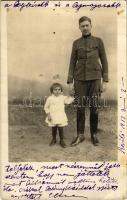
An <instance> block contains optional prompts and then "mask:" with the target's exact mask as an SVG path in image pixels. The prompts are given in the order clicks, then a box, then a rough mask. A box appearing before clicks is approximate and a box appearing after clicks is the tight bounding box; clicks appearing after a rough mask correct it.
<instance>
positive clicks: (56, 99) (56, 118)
mask: <svg viewBox="0 0 127 200" xmlns="http://www.w3.org/2000/svg"><path fill="white" fill-rule="evenodd" d="M50 92H51V96H49V97H48V98H47V100H46V103H45V106H44V110H45V112H46V114H47V117H46V122H47V124H48V126H50V127H52V140H51V143H50V146H52V145H54V144H55V143H56V135H57V130H58V131H59V137H60V145H61V147H63V148H65V147H66V144H65V142H64V138H63V127H64V126H67V124H68V120H67V116H66V113H65V104H70V103H72V102H73V100H74V98H73V97H71V96H64V95H63V87H62V85H61V84H60V83H53V84H52V86H51V87H50Z"/></svg>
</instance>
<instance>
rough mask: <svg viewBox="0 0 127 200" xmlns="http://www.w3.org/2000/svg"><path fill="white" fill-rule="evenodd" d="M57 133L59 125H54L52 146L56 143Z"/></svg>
mask: <svg viewBox="0 0 127 200" xmlns="http://www.w3.org/2000/svg"><path fill="white" fill-rule="evenodd" d="M56 135H57V126H53V127H52V140H51V142H50V146H53V145H54V144H55V143H56Z"/></svg>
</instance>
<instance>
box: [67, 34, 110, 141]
mask: <svg viewBox="0 0 127 200" xmlns="http://www.w3.org/2000/svg"><path fill="white" fill-rule="evenodd" d="M101 78H103V81H104V82H108V63H107V58H106V53H105V49H104V45H103V41H102V40H101V39H100V38H98V37H94V36H92V35H91V34H89V35H87V36H82V37H81V38H79V39H77V40H76V41H74V43H73V47H72V53H71V59H70V66H69V73H68V79H67V83H73V80H74V89H75V96H76V98H77V99H78V101H79V102H78V106H77V135H82V134H84V128H85V106H84V99H85V98H86V97H89V99H90V132H91V139H92V138H93V137H94V135H96V133H97V125H98V109H97V106H95V104H93V97H95V101H96V105H97V101H98V98H97V97H98V94H99V93H100V88H101ZM85 100H86V99H85Z"/></svg>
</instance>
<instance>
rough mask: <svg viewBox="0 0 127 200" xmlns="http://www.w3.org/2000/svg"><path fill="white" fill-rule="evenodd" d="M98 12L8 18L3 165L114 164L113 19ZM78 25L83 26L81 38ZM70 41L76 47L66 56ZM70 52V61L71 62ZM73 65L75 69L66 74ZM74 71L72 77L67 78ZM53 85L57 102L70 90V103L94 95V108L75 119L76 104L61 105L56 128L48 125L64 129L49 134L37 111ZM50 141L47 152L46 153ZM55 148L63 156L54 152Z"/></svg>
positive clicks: (29, 12) (47, 11)
mask: <svg viewBox="0 0 127 200" xmlns="http://www.w3.org/2000/svg"><path fill="white" fill-rule="evenodd" d="M103 12H104V11H103V9H102V10H98V11H96V10H95V11H92V12H91V11H89V10H86V11H85V12H84V10H79V12H75V10H74V9H72V8H65V9H64V8H55V9H54V8H47V9H45V10H43V12H42V10H41V9H31V10H30V9H29V10H23V11H22V12H19V11H17V10H13V9H12V10H11V9H10V10H8V12H7V62H8V142H9V143H8V144H9V161H11V162H19V161H20V162H21V161H23V162H24V161H28V162H39V161H66V160H68V161H106V160H110V161H115V160H117V120H118V119H117V82H118V80H117V67H118V66H117V17H116V15H117V14H116V11H115V10H107V11H106V13H105V14H104V13H103ZM83 16H85V17H86V19H83V18H82V17H83ZM79 19H81V22H79ZM100 19H103V21H102V20H100ZM89 20H91V21H89ZM85 23H86V25H87V26H90V27H88V28H89V29H90V30H85V31H86V32H85V31H84V29H88V28H84V27H83V26H84V24H85ZM80 25H81V26H82V27H81V26H80ZM82 29H83V30H82ZM83 31H84V32H85V33H84V32H83ZM83 34H84V35H83ZM85 34H86V36H85ZM74 41H77V42H75V43H74V46H73V49H72V45H73V42H74ZM86 43H87V44H86ZM74 48H75V49H74ZM76 48H77V49H76ZM72 51H73V52H72ZM75 52H77V55H72V56H73V58H71V54H76V53H75ZM74 56H75V57H76V56H77V57H78V58H75V57H74ZM75 59H77V60H75ZM73 62H77V63H78V64H75V65H74V66H72V65H73ZM86 62H87V63H88V64H86ZM99 62H100V63H99ZM69 65H71V66H70V69H69ZM73 68H75V72H74V73H75V74H77V75H74V77H72V75H73V72H72V71H74V69H73ZM77 68H78V69H79V70H78V71H76V70H77ZM69 70H70V71H69ZM76 81H78V83H77V82H76ZM53 83H60V84H61V86H62V91H61V94H62V95H63V96H70V93H73V91H71V89H70V88H69V87H72V86H70V85H73V84H75V85H76V86H75V88H74V89H76V91H74V96H76V95H77V94H76V95H75V93H79V91H81V93H82V94H80V95H82V97H83V98H84V97H85V99H86V97H89V95H90V96H91V98H92V100H93V101H95V102H96V98H98V97H95V96H98V95H99V102H96V103H97V104H98V105H93V106H92V107H91V103H90V105H87V106H83V107H86V108H85V109H84V108H83V110H82V111H80V110H81V109H80V107H81V105H77V104H78V103H77V102H76V101H78V100H77V99H76V98H75V100H74V101H73V102H69V104H68V105H67V104H66V105H64V106H65V108H64V109H65V111H63V112H64V113H63V114H61V113H58V116H54V117H55V118H57V119H59V120H60V119H61V120H62V122H61V120H60V122H59V121H58V120H57V121H58V122H56V124H55V125H57V123H58V124H59V123H63V124H62V125H61V126H63V128H58V129H59V130H55V129H57V128H55V127H54V128H53V127H51V123H50V125H49V124H47V123H46V121H45V119H46V113H45V109H44V105H45V103H46V99H47V97H49V96H51V95H52V92H51V91H50V88H51V85H52V84H53ZM70 83H72V84H70ZM80 83H81V84H82V83H84V84H86V85H87V86H86V85H84V86H81V85H80ZM78 84H79V85H78ZM102 85H103V86H102ZM77 87H78V88H77ZM102 87H106V90H105V88H102ZM103 89H104V91H103ZM70 91H71V92H70ZM83 91H84V92H83ZM72 96H73V94H72ZM93 97H95V99H94V98H93ZM57 99H58V98H57ZM53 101H55V100H53ZM60 101H62V100H61V99H59V100H57V102H56V104H60V103H61V102H60ZM59 106H60V105H58V107H59ZM89 107H91V108H89ZM93 108H94V109H93ZM51 109H52V108H51ZM53 109H54V108H53ZM57 109H59V108H56V110H57ZM77 110H78V111H77ZM89 111H90V112H89ZM48 112H49V110H48ZM56 112H57V111H56ZM56 112H55V113H56ZM65 112H66V114H65ZM82 112H83V113H85V116H84V114H83V115H82V114H81V113H82ZM91 113H92V114H91ZM97 113H99V114H97ZM55 115H56V114H55ZM65 115H66V116H65ZM77 115H78V116H77ZM76 116H77V117H76ZM62 118H65V119H62ZM83 118H85V120H84V119H83ZM64 120H65V121H64ZM92 121H93V122H92ZM97 121H98V122H97ZM55 125H54V124H53V125H52V126H55ZM64 126H65V127H64ZM58 127H59V126H58ZM52 129H54V130H52ZM60 129H61V130H60ZM62 129H63V130H62ZM77 129H79V130H77ZM91 129H92V130H91ZM94 129H95V130H94ZM53 131H56V133H53ZM80 132H81V134H80ZM96 133H97V134H96ZM53 134H54V135H55V136H53ZM59 134H60V135H59ZM92 134H94V136H95V137H97V138H95V139H94V136H93V135H92ZM77 135H79V137H77ZM52 137H55V139H54V140H55V141H52V142H53V143H54V145H50V142H51V140H52ZM80 137H81V141H80ZM61 138H62V139H61ZM61 140H62V146H66V148H61V146H60V145H59V143H60V144H61ZM75 140H76V141H75ZM96 140H97V141H98V142H97V143H98V144H97V143H96ZM75 142H76V143H77V144H75ZM71 143H74V145H72V144H71ZM78 143H79V144H78Z"/></svg>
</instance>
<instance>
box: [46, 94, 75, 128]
mask: <svg viewBox="0 0 127 200" xmlns="http://www.w3.org/2000/svg"><path fill="white" fill-rule="evenodd" d="M73 100H74V98H73V97H68V96H64V95H59V96H55V95H53V94H52V95H51V96H49V97H48V98H47V100H46V103H45V106H44V110H45V112H46V114H48V113H50V116H51V121H49V120H48V117H46V120H45V121H46V123H48V125H49V126H56V125H58V126H66V125H67V124H68V119H67V116H66V113H65V104H70V103H72V102H73Z"/></svg>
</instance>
